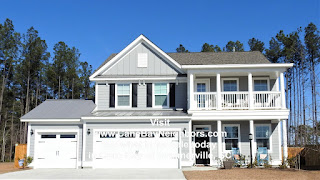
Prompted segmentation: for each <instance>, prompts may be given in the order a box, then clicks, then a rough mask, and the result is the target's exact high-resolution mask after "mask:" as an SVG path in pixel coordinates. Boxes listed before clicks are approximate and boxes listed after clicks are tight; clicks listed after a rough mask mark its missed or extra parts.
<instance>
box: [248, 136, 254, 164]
mask: <svg viewBox="0 0 320 180" xmlns="http://www.w3.org/2000/svg"><path fill="white" fill-rule="evenodd" d="M252 140H253V135H252V134H251V133H249V141H250V164H251V168H252Z"/></svg>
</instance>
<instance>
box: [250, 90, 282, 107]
mask: <svg viewBox="0 0 320 180" xmlns="http://www.w3.org/2000/svg"><path fill="white" fill-rule="evenodd" d="M253 105H254V108H256V109H272V108H281V92H273V91H259V92H257V91H256V92H253Z"/></svg>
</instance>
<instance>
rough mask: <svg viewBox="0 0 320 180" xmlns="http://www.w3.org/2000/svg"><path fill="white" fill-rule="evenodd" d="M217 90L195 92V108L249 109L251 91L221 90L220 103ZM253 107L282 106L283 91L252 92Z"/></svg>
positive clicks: (268, 107)
mask: <svg viewBox="0 0 320 180" xmlns="http://www.w3.org/2000/svg"><path fill="white" fill-rule="evenodd" d="M217 98H218V97H217V93H216V92H195V93H194V101H195V102H196V103H195V104H196V105H195V106H196V107H195V109H203V110H211V109H220V108H221V109H249V108H250V103H249V92H221V96H220V98H221V101H220V102H221V104H218V101H217ZM252 101H253V103H252V104H253V107H252V109H276V108H281V92H276V91H254V92H252Z"/></svg>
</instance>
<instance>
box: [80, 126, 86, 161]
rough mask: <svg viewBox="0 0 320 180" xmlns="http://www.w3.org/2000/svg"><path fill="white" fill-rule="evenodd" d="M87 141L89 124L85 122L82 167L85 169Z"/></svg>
mask: <svg viewBox="0 0 320 180" xmlns="http://www.w3.org/2000/svg"><path fill="white" fill-rule="evenodd" d="M86 141H87V123H86V122H83V126H82V158H81V167H84V162H85V161H86V144H87V143H86Z"/></svg>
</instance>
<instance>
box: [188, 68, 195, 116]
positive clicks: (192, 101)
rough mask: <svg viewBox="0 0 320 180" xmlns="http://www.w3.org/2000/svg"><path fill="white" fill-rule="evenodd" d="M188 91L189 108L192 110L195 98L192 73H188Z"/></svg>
mask: <svg viewBox="0 0 320 180" xmlns="http://www.w3.org/2000/svg"><path fill="white" fill-rule="evenodd" d="M188 84H189V87H188V91H189V109H190V110H193V109H194V108H195V106H194V104H195V99H194V94H193V91H194V74H192V73H190V74H188Z"/></svg>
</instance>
